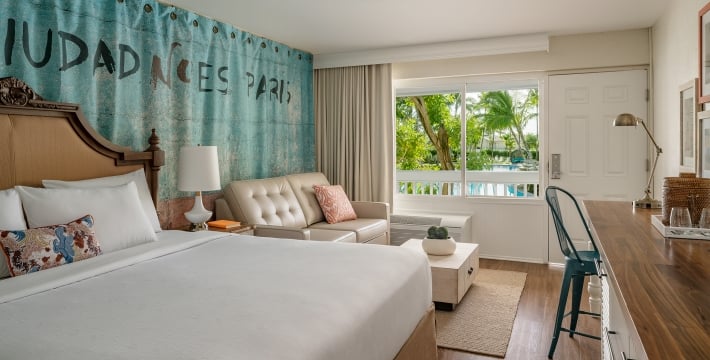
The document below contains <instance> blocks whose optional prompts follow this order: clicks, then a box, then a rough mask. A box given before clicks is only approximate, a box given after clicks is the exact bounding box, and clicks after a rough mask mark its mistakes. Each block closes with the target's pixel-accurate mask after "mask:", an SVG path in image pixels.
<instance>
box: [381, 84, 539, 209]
mask: <svg viewBox="0 0 710 360" xmlns="http://www.w3.org/2000/svg"><path fill="white" fill-rule="evenodd" d="M460 87H461V90H443V91H442V90H436V91H434V90H431V91H422V90H406V89H398V90H397V98H396V104H395V109H396V126H395V131H396V135H395V136H396V167H397V175H396V180H397V187H398V188H397V191H398V192H399V193H400V194H409V195H442V196H496V197H537V196H538V193H539V186H538V184H539V172H538V162H539V153H538V150H539V146H538V145H539V136H538V135H539V132H538V114H539V111H538V109H539V107H538V99H539V91H538V84H537V81H534V82H530V81H528V82H523V83H505V84H504V85H500V84H495V83H485V84H481V83H468V84H464V85H461V86H460ZM462 104H464V106H462ZM464 164H465V165H464ZM464 184H465V185H464Z"/></svg>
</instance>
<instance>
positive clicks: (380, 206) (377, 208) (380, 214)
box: [350, 201, 390, 223]
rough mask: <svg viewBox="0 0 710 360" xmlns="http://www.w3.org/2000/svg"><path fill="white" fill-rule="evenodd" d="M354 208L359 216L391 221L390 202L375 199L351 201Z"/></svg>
mask: <svg viewBox="0 0 710 360" xmlns="http://www.w3.org/2000/svg"><path fill="white" fill-rule="evenodd" d="M350 203H351V204H352V205H353V210H355V214H356V215H357V217H359V218H366V219H384V220H387V222H388V223H389V222H390V204H388V203H386V202H373V201H351V202H350Z"/></svg>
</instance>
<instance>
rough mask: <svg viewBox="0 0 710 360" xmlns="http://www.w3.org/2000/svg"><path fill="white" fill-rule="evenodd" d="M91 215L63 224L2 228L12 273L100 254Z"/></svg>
mask: <svg viewBox="0 0 710 360" xmlns="http://www.w3.org/2000/svg"><path fill="white" fill-rule="evenodd" d="M93 226H94V219H93V218H92V217H91V215H86V216H83V217H82V218H80V219H77V220H74V221H72V222H69V223H68V224H64V225H51V226H45V227H40V228H34V229H27V230H13V231H10V230H0V247H1V248H2V252H3V255H4V256H5V258H6V260H7V264H8V266H9V268H10V272H11V273H12V276H18V275H24V274H27V273H31V272H35V271H39V270H45V269H49V268H53V267H55V266H59V265H63V264H69V263H72V262H74V261H79V260H84V259H88V258H90V257H94V256H96V255H100V254H101V246H100V245H99V242H98V241H97V240H96V236H95V234H94V230H93Z"/></svg>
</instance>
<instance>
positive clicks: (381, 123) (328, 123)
mask: <svg viewBox="0 0 710 360" xmlns="http://www.w3.org/2000/svg"><path fill="white" fill-rule="evenodd" d="M313 86H314V94H315V125H316V157H317V160H316V161H317V162H316V164H317V167H318V170H319V171H321V172H323V173H324V174H325V175H326V177H328V179H329V180H330V181H331V183H333V184H340V185H342V186H343V188H344V189H345V192H346V193H347V194H348V195H349V196H350V198H351V199H353V200H359V201H384V202H388V203H390V204H392V183H393V178H392V176H393V175H392V171H393V164H392V161H393V155H392V151H393V148H394V145H393V139H394V136H393V130H392V129H393V126H394V120H393V109H392V106H393V97H392V66H391V65H390V64H384V65H367V66H352V67H344V68H331V69H318V70H315V74H314V80H313Z"/></svg>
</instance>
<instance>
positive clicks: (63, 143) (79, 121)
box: [0, 77, 165, 207]
mask: <svg viewBox="0 0 710 360" xmlns="http://www.w3.org/2000/svg"><path fill="white" fill-rule="evenodd" d="M139 136H140V135H139ZM146 136H147V134H146ZM148 143H149V146H148V148H147V149H146V150H145V151H141V152H135V151H132V150H131V149H129V148H126V147H123V146H119V145H116V144H113V143H111V142H110V141H108V140H107V139H106V138H104V137H103V136H101V135H99V133H97V132H96V131H95V130H94V129H93V128H91V126H90V125H89V124H88V122H87V121H86V119H85V118H84V115H83V114H82V112H81V110H80V109H79V105H76V104H66V103H57V102H51V101H45V100H44V99H42V97H40V96H39V95H37V93H35V91H34V90H32V89H31V88H30V87H29V86H28V85H27V84H25V83H24V82H23V81H22V80H19V79H17V78H13V77H8V78H0V189H7V188H10V187H13V186H15V185H27V186H41V185H42V180H43V179H58V180H83V179H89V178H95V177H102V176H109V175H119V174H125V173H128V172H131V171H135V170H138V169H140V168H141V167H142V168H143V169H144V170H145V175H146V179H147V181H148V186H150V190H151V195H152V196H153V202H154V203H155V205H156V207H157V204H158V171H160V167H161V166H163V164H164V162H165V153H164V152H163V150H160V147H159V146H158V144H159V143H160V140H159V138H158V137H157V136H156V134H155V129H153V131H152V134H151V135H150V138H149V140H148Z"/></svg>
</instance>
